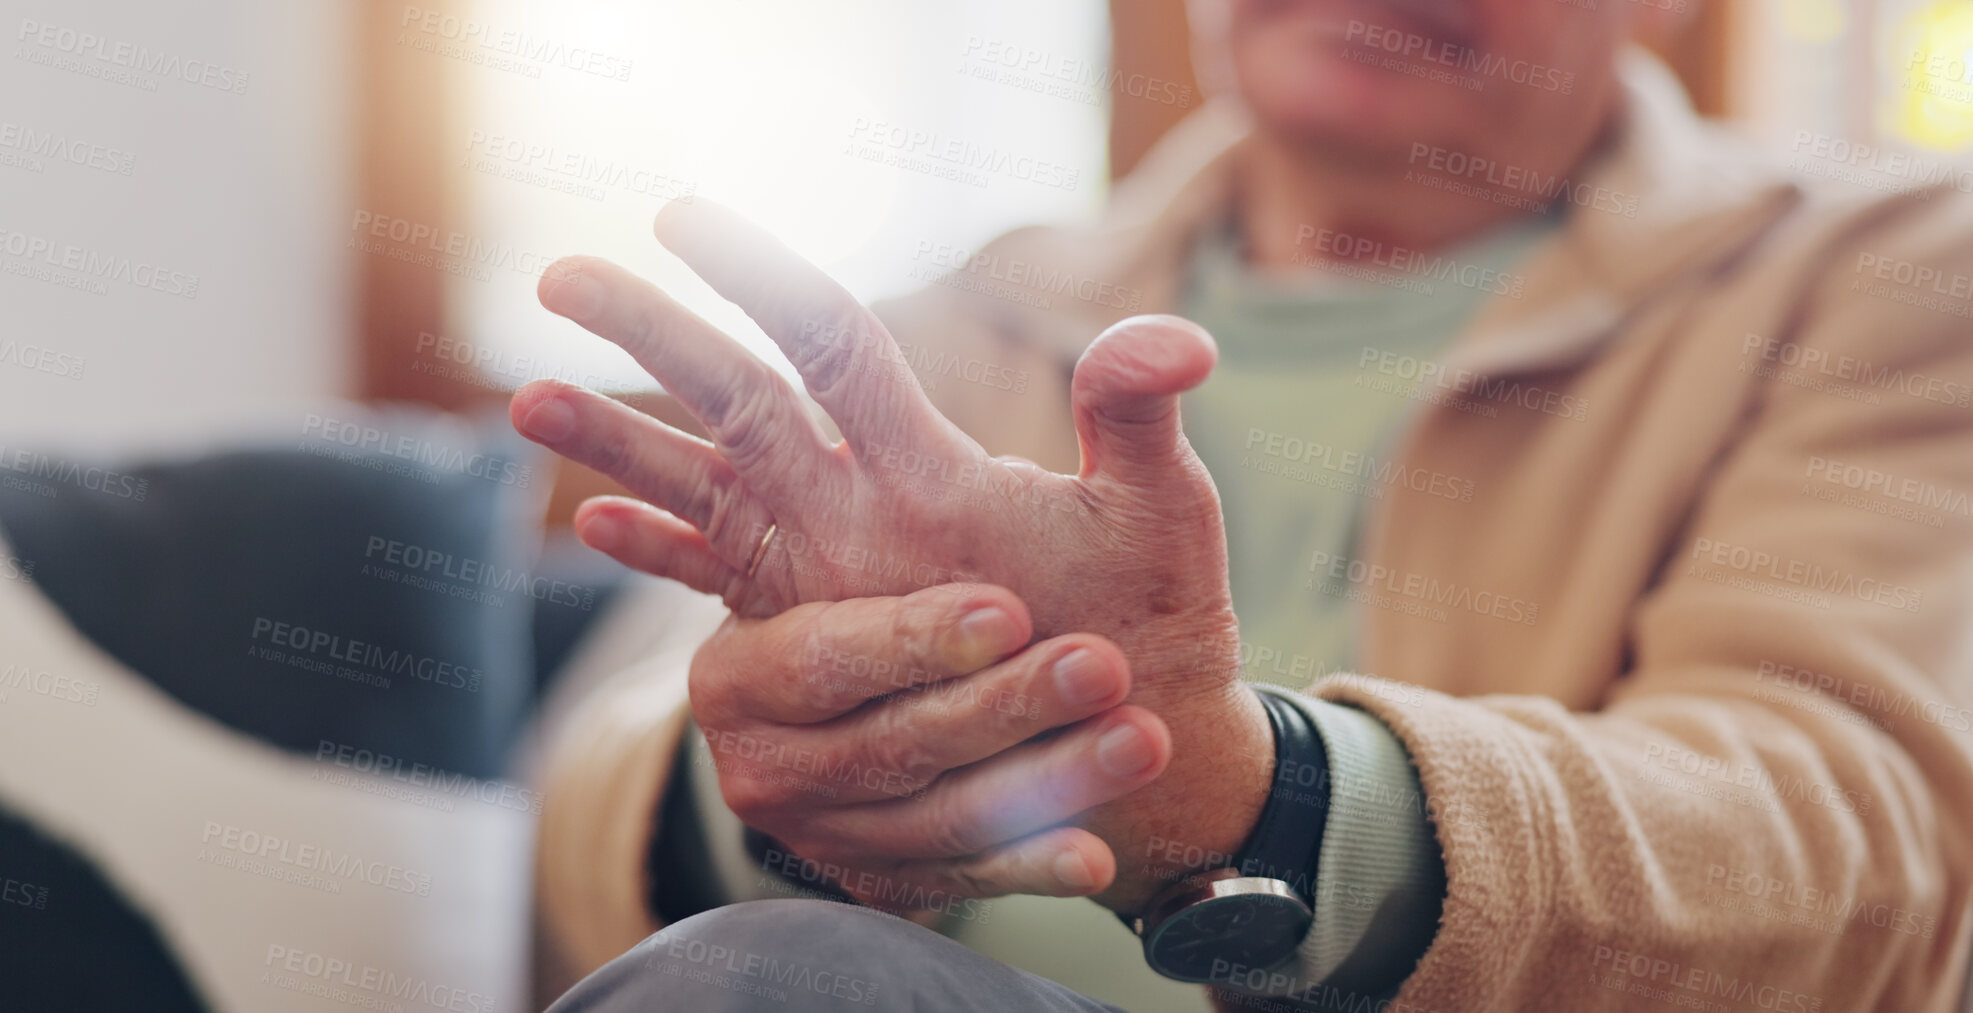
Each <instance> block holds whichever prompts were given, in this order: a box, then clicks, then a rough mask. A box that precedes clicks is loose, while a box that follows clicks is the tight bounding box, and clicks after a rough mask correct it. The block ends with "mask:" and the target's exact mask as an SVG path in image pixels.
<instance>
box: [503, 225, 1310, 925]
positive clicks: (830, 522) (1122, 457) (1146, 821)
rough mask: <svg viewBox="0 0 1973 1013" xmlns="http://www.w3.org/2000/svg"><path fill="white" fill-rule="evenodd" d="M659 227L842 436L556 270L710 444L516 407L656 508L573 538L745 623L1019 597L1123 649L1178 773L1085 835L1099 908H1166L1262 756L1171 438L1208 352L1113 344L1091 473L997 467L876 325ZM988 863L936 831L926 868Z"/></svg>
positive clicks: (1240, 799) (538, 429)
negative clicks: (720, 601) (975, 591)
mask: <svg viewBox="0 0 1973 1013" xmlns="http://www.w3.org/2000/svg"><path fill="white" fill-rule="evenodd" d="M656 231H657V235H658V239H659V240H660V241H661V242H662V243H663V244H664V245H665V246H666V247H667V248H668V249H670V250H671V251H672V252H673V253H675V254H677V255H678V256H679V257H680V258H681V259H683V260H684V261H685V262H686V263H687V264H688V265H689V266H691V267H692V268H693V270H694V271H696V272H697V273H698V274H699V276H700V277H702V278H703V279H705V280H706V282H708V283H709V284H710V285H711V286H712V287H713V289H714V290H716V291H717V292H719V294H720V295H722V296H724V297H725V298H727V299H729V300H731V301H733V302H734V303H736V304H738V305H739V306H740V307H741V308H742V309H744V310H746V312H747V313H748V315H749V316H751V317H752V318H753V319H754V320H755V321H756V322H758V323H759V324H760V326H761V328H762V329H763V330H764V331H765V332H766V333H767V334H768V335H769V337H771V338H772V339H773V340H774V341H775V343H776V344H777V345H779V346H780V348H781V350H782V351H783V352H784V353H785V354H787V356H788V357H789V359H790V360H791V361H792V362H793V363H794V364H795V366H796V368H797V370H798V371H799V372H800V374H801V376H802V378H803V381H804V383H805V385H806V386H807V388H808V391H809V393H810V395H811V396H812V397H813V398H814V399H815V401H816V402H817V403H818V404H820V405H821V406H822V408H823V409H824V410H825V411H827V412H828V414H829V416H830V417H831V418H832V419H833V420H834V421H835V423H836V425H837V427H838V428H839V429H840V430H841V432H842V434H843V436H844V442H842V443H840V444H832V443H831V442H830V441H829V440H828V438H827V437H826V436H825V434H824V433H823V431H822V430H821V429H820V428H819V426H818V425H817V424H816V422H815V420H814V419H812V418H811V417H810V416H809V415H808V414H807V412H806V410H805V408H804V406H803V404H802V402H801V400H800V398H799V397H798V396H797V395H796V393H795V392H794V391H793V390H792V389H791V388H789V387H788V386H787V384H786V383H784V382H783V381H782V380H781V379H780V377H779V376H778V375H777V374H776V373H775V372H774V371H773V370H771V369H770V368H769V367H768V366H767V365H766V364H765V363H763V362H761V361H760V360H759V359H757V358H755V357H754V356H753V355H751V354H750V353H748V352H747V351H746V350H745V349H744V348H742V347H741V346H740V345H739V344H738V343H737V342H735V341H733V340H732V339H731V338H729V337H727V336H726V335H724V334H721V333H720V332H719V331H718V330H717V329H715V328H713V327H712V326H711V325H709V324H707V323H706V322H704V321H703V320H701V319H699V318H698V317H697V316H695V315H694V314H692V313H691V312H690V311H688V310H686V309H684V308H683V307H681V306H679V305H678V304H677V303H675V302H674V301H672V300H671V299H670V298H668V297H667V296H666V295H665V294H664V293H663V292H661V291H659V290H658V289H657V288H655V287H653V286H651V285H650V284H648V283H646V282H644V281H642V280H641V279H638V278H636V277H635V276H633V275H631V274H629V273H628V272H626V271H624V270H623V269H622V268H619V267H617V266H616V265H614V264H611V263H609V262H607V261H603V260H599V259H594V258H570V259H568V260H565V261H562V262H559V263H558V264H557V265H555V267H554V268H553V269H551V270H550V271H549V272H548V273H547V274H545V275H544V276H543V279H542V283H541V292H540V295H541V301H542V304H543V305H544V306H546V307H548V308H549V309H550V310H552V311H554V312H556V313H559V314H561V315H563V316H566V317H568V318H570V319H572V320H574V321H576V322H577V323H579V324H581V325H582V326H583V327H585V328H587V329H589V330H591V331H593V332H595V333H597V334H599V335H601V336H603V337H605V338H608V339H609V340H611V341H613V342H616V343H617V344H619V345H621V346H622V347H623V348H624V349H626V350H627V351H629V352H630V354H631V355H632V356H633V357H634V358H635V359H636V360H637V361H638V362H639V363H640V364H641V365H643V366H644V368H645V369H647V370H648V371H649V372H650V373H651V374H652V375H653V376H654V377H656V378H657V379H658V380H659V382H660V383H662V384H663V385H664V387H665V389H666V390H667V391H668V392H669V393H670V394H671V395H672V396H674V397H675V398H677V399H678V401H679V402H680V403H681V404H682V405H683V406H684V407H685V408H686V409H687V410H688V411H690V412H691V413H692V414H693V415H694V416H695V417H696V418H697V419H698V420H699V421H700V422H701V423H702V424H703V425H704V426H705V429H706V431H707V433H708V434H710V436H711V438H712V442H711V444H710V445H709V444H707V443H705V442H703V441H700V440H697V439H694V438H691V437H689V436H687V435H685V434H683V433H680V432H678V431H676V430H674V429H671V428H670V427H667V426H665V425H663V424H662V423H659V422H657V421H655V420H653V419H650V418H648V417H646V416H644V415H642V414H640V413H638V412H636V411H634V410H632V409H630V408H628V407H626V406H624V405H622V404H620V403H618V402H615V401H612V400H610V399H608V398H605V397H602V396H601V395H598V394H595V393H593V392H590V391H587V390H584V389H582V388H579V387H573V386H569V385H566V384H561V383H557V382H552V381H542V382H537V383H534V384H530V385H528V386H527V387H525V388H523V389H522V390H521V391H520V392H518V393H517V394H516V396H515V398H514V403H513V407H512V411H513V417H514V420H515V424H516V426H517V427H518V428H519V429H520V430H521V431H522V432H523V433H524V434H525V435H527V436H529V437H530V438H532V439H535V440H536V441H538V442H541V443H543V444H545V445H547V446H549V447H551V448H552V449H554V450H555V451H557V452H558V453H561V454H563V455H565V456H567V457H570V458H572V459H574V460H576V461H578V462H581V463H583V464H586V465H588V466H590V467H592V468H595V469H597V470H598V471H601V472H603V473H604V474H606V475H609V476H611V477H613V478H615V479H617V480H618V481H619V482H622V483H623V484H624V485H625V486H626V487H627V488H629V489H630V490H632V491H633V492H635V493H636V494H637V495H638V496H640V497H642V498H643V499H645V500H648V501H649V502H650V503H652V504H656V505H657V507H661V508H663V509H662V510H660V509H654V508H652V507H651V506H647V505H645V504H641V503H637V502H635V501H630V500H624V499H614V498H605V499H602V500H592V501H591V502H589V503H587V504H585V505H584V507H583V509H582V510H581V511H580V512H579V514H578V517H577V529H578V531H579V532H580V534H581V536H582V537H583V539H584V540H585V541H586V542H588V543H589V544H590V545H592V546H594V547H596V548H598V549H600V550H602V551H605V552H608V553H610V554H611V555H613V556H615V557H616V558H617V559H619V560H621V561H622V562H624V563H625V564H627V565H630V566H632V567H635V568H637V569H641V570H645V571H647V572H651V573H656V574H660V575H663V576H667V577H672V578H674V579H677V580H679V581H681V582H683V583H685V584H688V585H690V586H692V587H694V588H697V589H700V590H703V591H708V592H711V593H716V594H719V595H721V596H722V597H723V598H724V600H725V601H726V603H727V604H728V605H729V606H730V607H732V608H733V610H734V611H735V613H736V614H738V615H740V616H743V617H766V616H771V615H775V614H778V613H780V612H783V611H786V610H788V609H791V608H793V607H795V606H797V605H802V604H805V603H810V602H829V601H840V600H843V599H848V598H857V597H871V596H888V595H902V594H909V593H911V592H914V591H918V590H921V589H923V588H926V587H930V586H934V585H938V584H945V583H953V582H980V583H990V584H995V585H999V586H1002V587H1005V588H1007V589H1008V590H1010V591H1012V592H1013V593H1014V595H1016V596H1017V597H1018V598H1019V600H1021V601H1022V602H1024V603H1025V604H1026V606H1027V608H1028V610H1029V612H1030V614H1031V616H1032V620H1033V633H1034V635H1036V636H1039V637H1044V638H1047V637H1055V636H1059V635H1062V634H1067V633H1072V632H1085V633H1092V634H1097V635H1099V636H1102V637H1106V638H1108V639H1109V640H1110V641H1111V642H1113V643H1114V644H1115V646H1116V647H1117V648H1118V649H1119V650H1121V652H1122V654H1123V656H1124V657H1125V658H1126V659H1127V660H1128V663H1129V667H1130V670H1131V672H1132V688H1131V694H1130V701H1131V702H1132V703H1133V704H1137V705H1139V706H1141V707H1143V708H1146V709H1148V710H1149V711H1151V712H1154V713H1156V714H1158V715H1161V716H1164V717H1166V718H1167V719H1168V721H1167V723H1168V724H1169V725H1170V747H1169V748H1170V762H1169V766H1168V767H1167V769H1166V772H1165V774H1164V775H1163V776H1162V777H1160V778H1159V780H1157V781H1156V782H1154V783H1153V784H1151V785H1149V786H1148V787H1146V788H1145V789H1143V790H1141V791H1138V792H1135V793H1133V794H1131V795H1129V796H1126V797H1124V798H1122V799H1120V800H1118V801H1116V802H1113V803H1109V804H1107V805H1103V806H1099V807H1098V808H1096V809H1095V810H1093V811H1091V812H1090V813H1088V814H1085V815H1084V816H1083V817H1082V818H1081V819H1079V820H1078V823H1079V824H1080V825H1081V826H1083V827H1086V828H1087V829H1089V830H1091V831H1092V832H1094V833H1095V834H1096V835H1097V836H1099V837H1101V838H1103V839H1104V840H1105V841H1106V842H1108V843H1109V844H1110V845H1111V846H1112V848H1113V849H1114V850H1116V851H1117V853H1118V855H1119V857H1120V859H1121V861H1120V868H1119V875H1118V879H1117V882H1116V883H1115V884H1114V885H1113V886H1112V888H1111V889H1110V890H1109V891H1107V892H1106V893H1105V894H1104V895H1102V896H1101V897H1099V899H1101V900H1103V901H1104V902H1105V903H1110V904H1112V905H1113V906H1117V907H1119V908H1120V909H1128V908H1129V907H1131V906H1133V905H1134V904H1136V903H1139V902H1141V901H1142V900H1143V899H1144V898H1145V897H1146V896H1148V895H1149V893H1151V892H1152V891H1153V890H1155V888H1156V886H1157V885H1158V882H1159V876H1160V874H1161V873H1164V872H1168V870H1165V869H1163V868H1161V867H1162V865H1163V862H1162V860H1160V859H1158V858H1156V857H1154V856H1151V855H1150V854H1149V851H1150V849H1148V848H1147V847H1146V842H1147V841H1149V840H1152V839H1158V838H1164V839H1177V840H1180V841H1182V842H1184V843H1185V844H1186V845H1188V846H1191V847H1193V848H1195V849H1197V850H1200V851H1214V850H1217V851H1220V852H1223V853H1230V852H1232V851H1233V850H1235V849H1236V848H1237V847H1238V845H1239V844H1240V843H1241V841H1242V840H1243V839H1244V838H1245V835H1246V833H1247V831H1248V830H1249V829H1250V828H1251V826H1252V823H1253V820H1254V817H1255V816H1256V815H1257V814H1258V812H1259V809H1260V805H1261V803H1262V801H1264V799H1265V795H1266V792H1267V789H1268V778H1267V774H1266V771H1267V770H1269V769H1271V764H1272V745H1271V739H1270V737H1269V732H1268V729H1267V724H1266V720H1265V717H1264V716H1263V715H1262V713H1261V710H1260V707H1259V704H1258V703H1257V702H1256V701H1255V700H1254V699H1253V697H1252V695H1251V694H1250V693H1248V692H1247V691H1246V690H1245V689H1244V688H1243V687H1242V686H1241V685H1240V682H1239V678H1238V632H1237V626H1236V623H1235V620H1234V616H1233V609H1232V602H1231V596H1230V593H1229V590H1228V585H1227V565H1226V548H1225V535H1224V532H1223V531H1222V529H1221V525H1220V514H1219V501H1218V497H1217V494H1216V493H1215V491H1214V489H1213V485H1212V482H1211V480H1210V478H1209V477H1208V476H1207V474H1206V470H1205V468H1204V466H1203V465H1202V464H1201V463H1200V462H1199V460H1198V458H1197V457H1196V456H1195V455H1194V454H1193V453H1192V450H1191V447H1190V445H1189V444H1187V443H1186V441H1185V438H1184V435H1183V433H1182V431H1181V430H1180V427H1179V418H1178V395H1179V393H1180V392H1182V391H1185V390H1188V389H1190V388H1192V387H1194V386H1196V385H1197V384H1198V383H1200V382H1201V381H1203V380H1204V379H1205V377H1206V375H1207V374H1208V373H1209V372H1210V371H1211V369H1212V366H1213V363H1214V358H1215V351H1214V347H1213V344H1212V341H1211V339H1210V338H1209V337H1207V336H1206V334H1205V333H1204V332H1203V331H1201V330H1200V329H1199V328H1197V327H1196V326H1194V325H1192V324H1190V323H1187V322H1185V321H1183V320H1179V319H1177V318H1174V317H1135V318H1131V319H1129V320H1125V321H1123V322H1121V323H1119V324H1117V325H1115V326H1113V327H1111V328H1110V329H1109V330H1108V331H1106V332H1104V333H1103V334H1102V335H1101V336H1099V337H1098V338H1097V339H1096V341H1095V342H1094V343H1093V344H1092V345H1091V346H1090V347H1089V348H1088V350H1087V351H1085V352H1084V354H1083V356H1082V359H1081V361H1080V362H1079V363H1078V364H1077V366H1076V370H1075V376H1074V381H1073V385H1072V392H1071V407H1072V410H1073V413H1074V422H1075V427H1076V433H1077V436H1078V439H1079V441H1080V443H1081V448H1082V458H1083V460H1082V468H1081V471H1080V473H1079V474H1077V475H1073V476H1071V475H1058V474H1054V473H1051V472H1048V471H1046V470H1044V469H1042V468H1040V467H1038V466H1036V465H1034V464H1032V463H1030V462H1026V461H1022V460H1018V459H1011V458H993V457H989V456H988V455H987V454H986V452H985V451H984V450H983V449H982V448H981V447H980V446H979V444H977V443H976V442H974V441H973V440H972V439H971V438H969V437H968V436H966V435H965V434H964V433H962V432H961V431H960V430H959V429H958V428H957V427H955V426H953V425H952V424H951V423H950V422H948V421H947V420H946V419H945V418H944V417H943V416H941V415H940V414H939V413H938V412H937V410H936V409H934V408H933V407H932V405H931V403H930V402H929V401H927V400H926V398H925V397H924V394H923V392H922V391H921V390H920V389H919V387H918V385H917V384H916V382H915V380H914V378H913V376H912V374H911V373H910V371H909V369H908V367H907V366H906V365H905V364H904V360H903V357H902V356H901V355H900V354H899V353H898V350H897V346H896V344H895V343H894V342H893V341H892V340H891V337H890V335H889V334H888V333H887V332H886V331H885V330H884V328H883V326H882V324H880V323H879V322H878V321H877V319H876V318H875V317H874V316H873V315H872V314H871V313H870V312H869V311H868V310H866V309H865V308H864V307H862V306H861V305H860V304H858V303H857V302H856V301H855V300H854V299H853V298H851V297H850V295H849V294H848V293H847V292H845V291H843V290H842V288H841V287H839V286H837V285H836V284H835V283H834V282H833V281H831V280H830V279H829V278H828V277H827V276H826V275H824V274H822V273H821V272H820V271H817V270H816V269H815V268H813V267H812V266H810V265H808V264H806V263H805V262H803V261H801V260H800V258H798V257H796V256H795V255H794V254H793V253H791V252H790V251H788V250H787V249H786V248H785V247H783V246H781V245H780V244H779V243H777V242H776V241H774V240H773V239H772V238H771V237H768V236H767V235H765V234H764V233H762V232H761V231H760V230H758V229H757V228H755V227H754V226H752V225H751V224H750V223H747V222H745V221H744V220H742V219H740V218H739V217H737V216H735V215H733V214H732V213H731V212H728V211H725V210H724V209H721V208H718V207H717V206H715V205H710V204H707V203H705V202H697V203H694V204H690V205H686V204H677V203H674V204H671V205H668V206H667V207H666V208H665V209H664V211H662V212H661V213H660V214H659V215H658V219H657V224H656ZM1051 409H1052V406H1041V405H1037V406H1035V410H1051ZM770 534H771V536H772V537H768V536H769V535H770ZM764 538H765V539H766V540H765V542H763V539H764ZM757 550H764V551H763V552H762V554H760V555H758V557H757ZM756 562H757V564H758V565H757V566H755V567H753V569H752V572H751V573H749V569H750V566H751V565H752V564H755V563H756ZM699 689H700V686H699V685H697V684H695V685H694V691H695V692H694V707H695V713H696V712H697V709H698V708H699V707H700V702H699V696H700V694H699V692H698V691H699ZM1154 745H1158V746H1161V745H1162V744H1157V743H1154ZM1157 751H1158V752H1160V753H1162V752H1163V749H1162V748H1159V749H1158V750H1157ZM1159 762H1163V757H1162V756H1160V757H1159ZM722 783H723V784H724V782H722ZM976 843H978V842H977V841H974V840H960V839H959V838H958V837H956V836H954V835H950V834H948V835H946V839H945V840H943V841H931V842H928V843H927V847H926V852H925V853H924V854H922V855H921V856H919V857H922V858H926V859H938V858H956V857H960V853H958V852H956V851H955V849H957V848H960V847H963V846H969V845H973V844H976Z"/></svg>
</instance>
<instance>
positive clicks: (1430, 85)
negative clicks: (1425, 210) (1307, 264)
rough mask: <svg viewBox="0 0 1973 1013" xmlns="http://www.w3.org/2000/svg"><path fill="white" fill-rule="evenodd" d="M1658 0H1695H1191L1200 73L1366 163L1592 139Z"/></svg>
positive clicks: (1294, 133)
mask: <svg viewBox="0 0 1973 1013" xmlns="http://www.w3.org/2000/svg"><path fill="white" fill-rule="evenodd" d="M1654 3H1656V4H1676V5H1678V6H1680V7H1683V6H1685V5H1686V3H1687V0H1573V2H1572V0H1195V3H1194V10H1193V14H1194V21H1195V27H1196V28H1197V30H1198V32H1199V34H1200V36H1201V38H1202V41H1203V42H1204V44H1205V45H1206V47H1208V48H1207V49H1206V50H1205V54H1206V58H1207V61H1208V66H1207V67H1206V68H1205V69H1207V70H1208V71H1209V73H1211V74H1212V75H1213V76H1216V77H1219V78H1221V79H1222V80H1223V81H1225V83H1228V84H1230V85H1231V86H1232V87H1233V88H1234V89H1235V90H1237V91H1238V92H1239V94H1240V95H1241V96H1242V97H1243V98H1244V99H1245V100H1246V103H1247V105H1248V106H1249V107H1250V108H1251V109H1252V110H1253V112H1254V114H1255V116H1256V118H1257V119H1258V124H1259V126H1260V128H1261V129H1262V130H1264V131H1267V132H1269V133H1271V134H1273V135H1275V136H1277V137H1279V138H1281V139H1284V140H1287V141H1289V142H1291V143H1294V144H1296V145H1297V146H1307V147H1312V148H1318V149H1320V150H1323V151H1324V152H1325V153H1327V154H1331V155H1338V156H1343V157H1350V158H1353V159H1355V160H1359V161H1375V162H1391V161H1396V162H1399V163H1402V162H1403V161H1404V159H1405V158H1406V156H1407V153H1408V152H1410V151H1412V150H1414V149H1413V146H1414V145H1415V144H1420V143H1422V144H1428V145H1433V146H1435V147H1440V148H1446V149H1451V150H1455V151H1463V152H1466V153H1468V154H1472V155H1486V156H1490V157H1496V158H1500V159H1502V160H1503V161H1507V162H1513V161H1514V157H1513V154H1514V152H1515V150H1516V149H1517V148H1522V149H1526V148H1530V147H1531V146H1532V147H1534V148H1540V147H1542V146H1552V145H1555V144H1557V143H1567V142H1569V141H1571V140H1573V141H1574V142H1575V143H1577V144H1578V145H1579V146H1580V145H1582V144H1586V143H1587V140H1588V139H1589V138H1590V137H1591V136H1593V134H1594V132H1595V130H1596V128H1597V127H1598V126H1600V124H1601V123H1602V120H1603V118H1604V116H1605V115H1606V113H1607V111H1608V109H1609V104H1610V101H1611V99H1612V97H1613V94H1614V88H1615V78H1614V74H1615V68H1614V58H1615V54H1616V52H1617V50H1618V48H1619V47H1620V45H1621V44H1622V42H1623V40H1624V39H1625V37H1626V36H1627V34H1628V31H1629V28H1630V22H1631V20H1632V19H1633V17H1635V16H1636V15H1637V12H1638V11H1639V10H1640V9H1641V8H1642V7H1643V6H1644V5H1647V4H1654ZM1215 59H1218V60H1225V61H1229V62H1230V67H1227V66H1213V65H1212V61H1214V60H1215ZM1229 76H1230V80H1227V78H1228V77H1229ZM1532 153H1533V152H1532V151H1531V152H1530V154H1532Z"/></svg>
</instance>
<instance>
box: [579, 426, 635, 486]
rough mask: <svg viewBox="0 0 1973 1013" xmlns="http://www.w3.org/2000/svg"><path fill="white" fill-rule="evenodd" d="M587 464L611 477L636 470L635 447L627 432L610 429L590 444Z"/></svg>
mask: <svg viewBox="0 0 1973 1013" xmlns="http://www.w3.org/2000/svg"><path fill="white" fill-rule="evenodd" d="M589 465H590V467H592V468H595V469H596V470H597V471H600V472H602V473H603V474H605V475H608V476H610V477H611V478H618V477H621V476H624V475H628V474H630V473H631V472H632V471H634V470H636V466H637V447H636V445H635V444H634V443H632V442H631V439H630V437H629V435H628V434H626V433H623V432H620V431H614V430H613V431H610V432H608V433H606V434H604V435H603V436H601V437H599V438H598V439H597V440H596V442H595V443H594V444H593V445H592V446H591V449H590V458H589Z"/></svg>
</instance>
